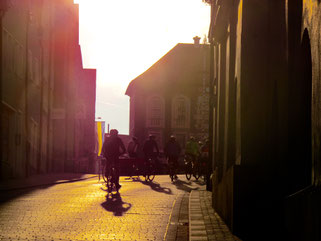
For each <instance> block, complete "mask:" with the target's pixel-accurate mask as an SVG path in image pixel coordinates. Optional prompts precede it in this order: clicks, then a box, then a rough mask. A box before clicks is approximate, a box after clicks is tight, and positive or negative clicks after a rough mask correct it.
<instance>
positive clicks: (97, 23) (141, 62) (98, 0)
mask: <svg viewBox="0 0 321 241" xmlns="http://www.w3.org/2000/svg"><path fill="white" fill-rule="evenodd" d="M74 2H75V3H79V4H80V7H79V8H80V44H81V47H82V54H83V63H84V66H85V67H87V68H96V69H97V90H98V89H101V88H103V89H106V91H111V90H114V92H113V94H112V96H113V99H109V100H106V95H105V97H102V96H99V91H97V99H103V98H104V101H103V102H108V103H114V104H119V98H127V97H126V96H124V92H125V91H126V87H127V85H128V83H129V82H130V81H131V80H132V79H134V78H135V77H136V76H138V75H140V74H141V73H142V72H144V71H145V70H146V69H148V68H149V67H150V66H151V65H152V64H153V63H155V62H156V61H157V60H158V59H159V58H161V57H162V56H163V55H164V54H166V53H167V52H168V51H169V50H170V49H171V48H173V47H174V46H175V45H176V44H177V43H191V42H193V37H194V36H196V35H198V36H200V37H203V36H204V35H206V34H207V32H208V27H209V22H210V7H209V6H207V5H205V4H204V3H203V2H202V1H201V0H175V1H173V0H163V1H156V0H138V1H132V0H122V1H106V0H74ZM123 100H124V99H123ZM124 108H125V109H126V113H125V114H124V115H126V116H127V117H124V118H127V120H126V121H127V123H128V99H126V106H124ZM100 109H103V107H101V108H100V107H99V106H98V104H97V105H96V114H97V116H102V115H103V114H101V113H98V112H99V111H100ZM106 111H107V110H104V113H105V112H106ZM106 118H108V117H106ZM125 129H127V130H128V124H127V127H126V128H125Z"/></svg>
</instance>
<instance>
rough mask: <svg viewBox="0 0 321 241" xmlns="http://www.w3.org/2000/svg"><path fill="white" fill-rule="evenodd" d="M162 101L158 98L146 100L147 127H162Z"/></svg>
mask: <svg viewBox="0 0 321 241" xmlns="http://www.w3.org/2000/svg"><path fill="white" fill-rule="evenodd" d="M164 106H165V103H164V100H163V98H161V97H160V96H151V97H149V98H148V99H147V127H164Z"/></svg>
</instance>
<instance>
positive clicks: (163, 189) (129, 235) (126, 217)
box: [0, 175, 204, 240]
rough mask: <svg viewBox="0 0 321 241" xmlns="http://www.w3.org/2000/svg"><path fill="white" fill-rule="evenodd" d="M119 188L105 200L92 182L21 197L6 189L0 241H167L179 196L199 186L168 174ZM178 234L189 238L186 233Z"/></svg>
mask: <svg viewBox="0 0 321 241" xmlns="http://www.w3.org/2000/svg"><path fill="white" fill-rule="evenodd" d="M121 185H122V188H121V190H120V194H119V195H116V194H114V195H112V196H108V197H106V194H107V192H106V190H105V187H104V186H103V185H102V183H98V179H97V178H91V179H88V180H84V181H78V182H71V183H63V184H58V185H53V186H46V187H42V188H38V189H32V190H31V189H29V190H28V192H26V193H23V194H22V193H21V192H22V190H15V191H9V192H7V198H8V197H9V196H12V198H10V200H2V202H1V206H0V238H1V240H19V239H22V240H24V239H35V240H59V239H61V240H86V239H87V240H106V239H107V240H111V239H116V240H164V239H167V240H171V239H173V238H170V236H172V237H176V234H175V235H174V236H173V234H171V232H173V230H174V229H173V228H172V225H173V224H175V223H173V217H174V216H176V217H177V216H178V215H179V212H182V210H180V206H181V203H184V202H182V200H183V198H184V197H188V194H189V192H190V191H191V190H193V189H200V188H204V186H201V185H200V184H199V183H196V182H192V181H191V182H187V181H186V179H185V177H184V176H180V180H178V181H177V182H176V183H175V184H172V183H171V182H170V179H169V177H168V176H167V175H166V176H165V175H164V176H156V177H155V179H154V182H153V183H151V184H148V183H145V182H144V181H142V180H133V179H130V178H129V177H122V178H121ZM23 191H25V190H23ZM19 193H20V194H19ZM184 208H186V209H187V205H185V207H184ZM185 214H186V212H185ZM185 218H186V222H188V217H187V216H186V217H185ZM176 220H179V218H176ZM183 221H184V220H183ZM186 224H187V223H185V225H186ZM178 225H184V223H183V222H181V223H180V224H178ZM187 225H188V224H187ZM187 227H188V226H187ZM180 235H181V236H182V237H181V239H182V240H186V239H188V232H185V234H184V233H183V234H180ZM184 235H185V237H184Z"/></svg>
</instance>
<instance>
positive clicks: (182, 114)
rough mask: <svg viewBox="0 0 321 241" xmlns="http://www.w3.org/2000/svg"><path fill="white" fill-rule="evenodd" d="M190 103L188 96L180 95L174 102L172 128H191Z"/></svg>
mask: <svg viewBox="0 0 321 241" xmlns="http://www.w3.org/2000/svg"><path fill="white" fill-rule="evenodd" d="M189 126H190V101H189V99H188V98H187V97H186V96H183V95H179V96H176V97H175V98H174V99H173V102H172V127H173V128H189Z"/></svg>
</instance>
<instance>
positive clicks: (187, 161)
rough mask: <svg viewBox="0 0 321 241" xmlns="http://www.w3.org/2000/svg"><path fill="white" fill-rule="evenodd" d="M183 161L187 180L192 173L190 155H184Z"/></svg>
mask: <svg viewBox="0 0 321 241" xmlns="http://www.w3.org/2000/svg"><path fill="white" fill-rule="evenodd" d="M184 163H185V176H186V179H187V180H190V179H191V177H192V175H193V162H192V159H191V157H190V156H188V155H185V158H184Z"/></svg>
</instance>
